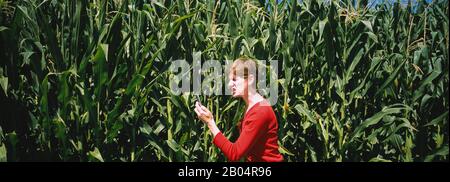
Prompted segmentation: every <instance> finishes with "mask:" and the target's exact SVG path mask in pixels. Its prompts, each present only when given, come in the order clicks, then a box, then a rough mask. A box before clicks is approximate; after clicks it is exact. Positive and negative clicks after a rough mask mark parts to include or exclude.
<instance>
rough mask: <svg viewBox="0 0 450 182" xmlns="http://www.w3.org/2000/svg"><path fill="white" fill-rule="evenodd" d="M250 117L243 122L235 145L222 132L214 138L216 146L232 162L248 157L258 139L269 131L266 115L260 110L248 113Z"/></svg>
mask: <svg viewBox="0 0 450 182" xmlns="http://www.w3.org/2000/svg"><path fill="white" fill-rule="evenodd" d="M247 114H248V116H247V117H246V118H245V119H244V120H243V121H242V131H241V134H240V135H239V138H238V139H237V140H236V142H235V143H232V142H230V141H229V140H228V139H227V138H226V137H225V136H224V135H223V134H222V132H219V133H218V134H217V135H216V136H215V137H214V144H215V145H216V146H217V147H219V149H220V150H222V152H223V153H224V154H225V156H226V157H227V158H228V160H230V161H238V160H240V159H241V158H242V157H244V156H246V155H247V153H248V151H249V150H250V149H251V148H252V147H253V145H254V144H255V141H256V139H257V138H259V137H261V136H262V135H263V134H264V133H265V132H267V131H266V129H267V122H266V121H264V118H265V117H264V114H262V113H258V110H257V109H255V110H252V111H251V112H249V113H247Z"/></svg>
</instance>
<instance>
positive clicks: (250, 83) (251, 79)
mask: <svg viewBox="0 0 450 182" xmlns="http://www.w3.org/2000/svg"><path fill="white" fill-rule="evenodd" d="M247 80H248V86H249V87H255V85H256V79H255V76H254V75H248V79H247ZM255 89H256V88H255Z"/></svg>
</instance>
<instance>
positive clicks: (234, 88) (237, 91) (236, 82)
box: [228, 73, 248, 98]
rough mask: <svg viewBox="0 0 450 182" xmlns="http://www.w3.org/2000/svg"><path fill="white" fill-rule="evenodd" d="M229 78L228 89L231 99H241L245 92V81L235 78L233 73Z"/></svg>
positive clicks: (246, 83)
mask: <svg viewBox="0 0 450 182" xmlns="http://www.w3.org/2000/svg"><path fill="white" fill-rule="evenodd" d="M229 78H230V79H229V80H230V81H229V82H228V88H230V90H231V95H232V97H234V98H237V97H243V96H244V95H245V92H247V85H248V82H247V80H246V79H244V78H243V77H240V76H236V75H235V74H233V73H230V74H229Z"/></svg>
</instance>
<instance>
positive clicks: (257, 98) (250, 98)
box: [243, 91, 264, 113]
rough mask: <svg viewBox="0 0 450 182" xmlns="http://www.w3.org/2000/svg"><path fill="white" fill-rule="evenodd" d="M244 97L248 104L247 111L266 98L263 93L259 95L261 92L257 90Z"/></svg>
mask: <svg viewBox="0 0 450 182" xmlns="http://www.w3.org/2000/svg"><path fill="white" fill-rule="evenodd" d="M243 99H244V102H245V105H246V107H245V108H246V109H245V110H246V111H245V113H247V112H248V110H250V108H252V107H253V106H254V105H255V104H257V103H258V102H261V101H262V100H264V98H263V97H262V96H261V95H259V93H257V92H256V91H254V92H249V93H248V95H247V96H246V97H244V98H243Z"/></svg>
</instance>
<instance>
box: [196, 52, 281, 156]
mask: <svg viewBox="0 0 450 182" xmlns="http://www.w3.org/2000/svg"><path fill="white" fill-rule="evenodd" d="M242 73H243V74H242ZM256 73H257V71H256V63H255V61H254V60H252V59H249V58H239V59H237V60H235V61H234V62H233V64H232V66H231V69H230V73H229V77H230V82H229V83H228V87H229V88H230V89H231V90H232V96H233V97H234V98H241V99H243V100H244V102H245V105H246V111H245V115H244V118H243V119H242V120H241V122H239V123H240V124H239V125H238V127H239V131H240V136H239V138H238V139H237V140H236V141H235V142H234V143H232V142H230V141H229V140H228V139H227V138H226V137H225V136H224V135H223V134H222V132H221V131H220V130H219V128H217V126H216V123H215V121H214V119H213V118H214V117H213V115H212V113H211V112H210V111H209V110H208V109H207V108H206V107H204V106H202V105H201V104H200V103H198V102H196V103H195V109H194V111H195V113H196V114H197V116H198V118H199V119H200V120H202V121H203V122H204V123H205V124H206V125H207V126H208V128H209V130H210V131H211V132H212V134H213V137H214V141H213V142H214V144H215V145H216V146H217V147H218V148H220V150H221V151H222V152H223V153H224V154H225V156H226V157H227V158H228V159H229V160H230V161H238V160H240V159H241V158H243V157H246V161H249V162H262V161H266V162H281V161H283V156H282V155H281V154H280V153H279V151H278V136H277V133H278V123H277V118H276V116H275V113H274V112H273V110H272V107H271V106H270V105H269V103H268V101H267V100H266V99H264V97H263V96H261V95H260V94H259V93H257V92H256V87H255V85H256Z"/></svg>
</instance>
